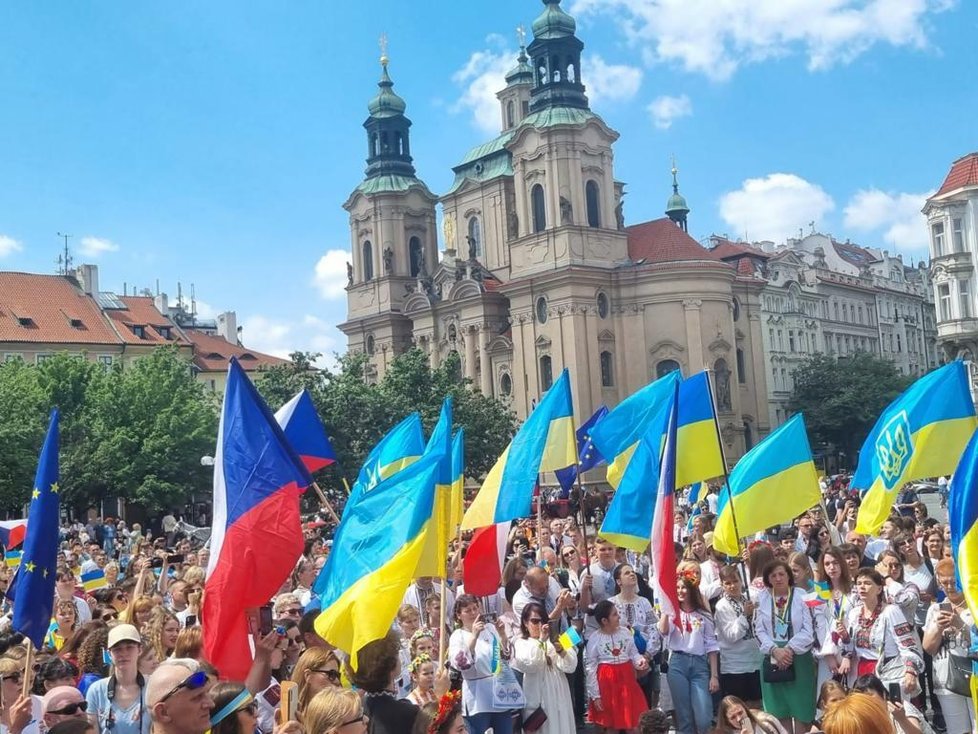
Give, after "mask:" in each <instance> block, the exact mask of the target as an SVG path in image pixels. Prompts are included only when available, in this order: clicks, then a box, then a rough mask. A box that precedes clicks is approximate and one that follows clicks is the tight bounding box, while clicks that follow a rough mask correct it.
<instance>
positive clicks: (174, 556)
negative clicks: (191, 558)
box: [166, 553, 184, 563]
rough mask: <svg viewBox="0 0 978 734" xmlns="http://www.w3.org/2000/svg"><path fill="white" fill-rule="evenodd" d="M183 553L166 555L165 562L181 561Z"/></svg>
mask: <svg viewBox="0 0 978 734" xmlns="http://www.w3.org/2000/svg"><path fill="white" fill-rule="evenodd" d="M183 559H184V555H183V553H171V554H170V555H168V556H167V557H166V562H167V563H183Z"/></svg>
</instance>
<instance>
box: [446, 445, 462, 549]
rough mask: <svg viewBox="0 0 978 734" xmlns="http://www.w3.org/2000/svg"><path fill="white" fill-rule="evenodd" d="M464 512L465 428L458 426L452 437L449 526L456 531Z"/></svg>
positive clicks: (453, 531)
mask: <svg viewBox="0 0 978 734" xmlns="http://www.w3.org/2000/svg"><path fill="white" fill-rule="evenodd" d="M463 512H465V429H464V428H459V429H458V430H457V431H456V432H455V438H454V439H452V514H451V519H450V522H449V527H451V529H452V533H453V534H454V533H457V532H458V526H459V525H460V524H461V522H462V513H463Z"/></svg>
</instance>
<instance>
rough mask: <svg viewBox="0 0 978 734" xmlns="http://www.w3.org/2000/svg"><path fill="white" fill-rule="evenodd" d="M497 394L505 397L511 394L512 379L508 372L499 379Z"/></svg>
mask: <svg viewBox="0 0 978 734" xmlns="http://www.w3.org/2000/svg"><path fill="white" fill-rule="evenodd" d="M499 394H500V395H503V396H506V397H508V396H510V395H512V394H513V378H512V377H510V376H509V373H508V372H503V374H502V377H500V378H499Z"/></svg>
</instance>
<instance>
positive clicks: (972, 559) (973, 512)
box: [947, 431, 978, 619]
mask: <svg viewBox="0 0 978 734" xmlns="http://www.w3.org/2000/svg"><path fill="white" fill-rule="evenodd" d="M947 516H948V520H949V522H950V525H951V555H952V556H953V558H954V569H955V571H956V572H957V575H958V585H959V586H960V587H961V590H962V591H963V592H964V598H965V601H966V602H968V608H969V609H970V610H971V614H972V615H973V618H974V619H978V431H976V432H975V433H973V434H972V436H971V440H970V441H969V442H968V446H967V448H965V450H964V455H963V456H962V457H961V461H960V462H959V463H958V466H957V468H956V469H955V470H954V476H953V477H952V478H951V491H950V493H949V494H948V507H947Z"/></svg>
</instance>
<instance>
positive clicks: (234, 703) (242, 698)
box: [211, 688, 254, 728]
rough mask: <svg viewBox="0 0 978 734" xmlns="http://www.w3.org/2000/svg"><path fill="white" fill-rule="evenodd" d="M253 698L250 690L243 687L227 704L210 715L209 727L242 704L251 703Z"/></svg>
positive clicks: (219, 721) (218, 722)
mask: <svg viewBox="0 0 978 734" xmlns="http://www.w3.org/2000/svg"><path fill="white" fill-rule="evenodd" d="M253 700H254V698H252V695H251V691H249V690H248V689H247V688H245V689H244V690H243V691H241V693H239V694H238V695H237V696H235V697H234V698H232V699H231V700H230V701H229V702H228V704H227V705H226V706H225V707H224V708H222V709H221V710H220V711H218V712H217V713H216V714H214V715H213V716H212V717H211V728H213V727H215V726H217V725H218V724H220V723H221V722H222V721H224V720H225V719H226V718H227V717H228V716H230V715H231V714H233V713H234V712H235V711H237V710H238V709H239V708H240V707H241V705H242V704H246V703H251V702H252V701H253Z"/></svg>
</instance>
